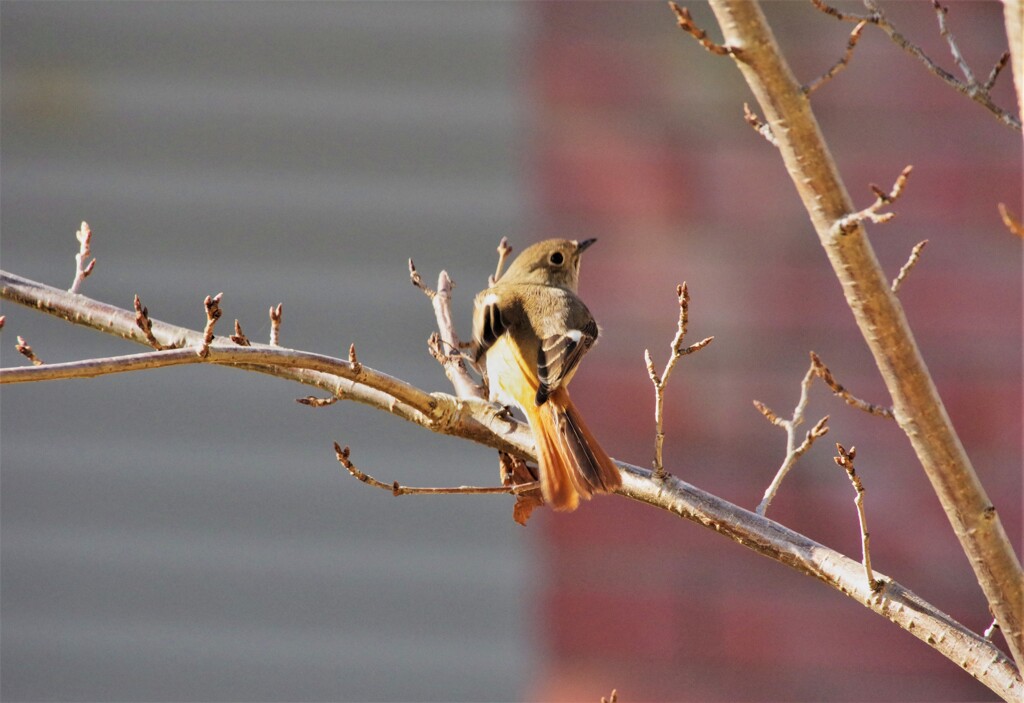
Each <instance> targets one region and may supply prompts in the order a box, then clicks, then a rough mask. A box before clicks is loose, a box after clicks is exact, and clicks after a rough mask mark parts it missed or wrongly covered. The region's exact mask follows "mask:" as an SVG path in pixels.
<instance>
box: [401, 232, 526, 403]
mask: <svg viewBox="0 0 1024 703" xmlns="http://www.w3.org/2000/svg"><path fill="white" fill-rule="evenodd" d="M502 241H504V240H502ZM498 251H499V254H500V252H501V247H500V246H499V248H498ZM509 251H511V248H509ZM409 277H410V278H411V280H412V283H413V285H414V286H416V287H417V288H419V289H420V290H421V291H423V293H424V294H425V295H426V296H427V298H429V299H430V302H431V304H432V305H433V308H434V318H435V319H436V320H437V330H438V331H437V332H436V333H435V334H432V335H431V336H430V339H429V341H428V348H429V349H430V353H431V355H432V356H433V357H434V358H435V359H437V361H438V363H439V364H441V367H442V368H443V369H444V373H445V376H447V377H448V380H449V381H450V382H451V384H452V387H453V388H454V389H455V394H456V395H457V396H458V397H459V398H475V399H480V400H483V399H484V398H486V394H485V393H484V389H483V387H482V386H481V385H480V384H479V383H477V382H476V381H475V380H473V377H472V376H471V375H470V373H469V368H468V367H467V366H466V360H465V357H463V355H462V353H461V352H460V351H459V349H460V348H461V346H462V344H461V342H459V337H458V335H457V334H456V333H455V322H454V321H453V319H452V307H451V303H452V291H453V290H454V289H455V282H454V281H452V279H451V277H450V276H449V275H448V272H447V271H441V273H439V274H438V276H437V290H434V289H432V288H429V287H428V286H426V285H425V284H424V283H423V279H422V278H421V277H420V274H419V272H418V271H417V270H416V266H415V265H414V264H413V262H412V259H409Z"/></svg>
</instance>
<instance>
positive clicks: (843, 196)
mask: <svg viewBox="0 0 1024 703" xmlns="http://www.w3.org/2000/svg"><path fill="white" fill-rule="evenodd" d="M711 7H712V10H713V11H714V13H715V16H716V17H717V18H718V22H719V24H720V25H721V27H722V32H723V35H724V37H725V42H726V43H727V44H728V45H730V46H735V47H739V48H740V49H742V52H740V53H738V54H735V55H734V56H733V58H734V60H735V61H736V63H737V65H738V66H739V69H740V71H741V72H742V73H743V76H744V78H745V79H746V81H747V84H748V85H749V86H750V89H751V90H752V91H753V93H754V95H755V97H756V98H757V100H758V102H759V103H760V105H761V109H762V111H763V112H764V114H765V118H766V120H767V122H768V124H769V125H770V126H771V127H772V128H773V132H774V133H775V136H776V139H777V140H778V142H779V153H780V154H781V155H782V158H783V160H784V162H785V165H786V169H787V171H788V172H789V175H790V177H791V178H792V179H793V183H794V185H795V186H796V189H797V192H798V193H799V195H800V198H801V199H802V200H803V203H804V206H805V208H806V209H807V212H808V213H809V215H810V218H811V222H812V223H813V225H814V228H815V230H816V231H817V233H818V236H819V239H820V240H821V244H822V246H823V247H824V248H825V252H826V253H827V255H828V258H829V261H830V262H831V263H832V267H833V269H834V270H835V273H836V276H837V277H838V279H839V282H840V284H841V285H842V288H843V292H844V294H845V296H846V301H847V303H848V305H849V306H850V309H851V310H852V311H853V314H854V318H855V319H856V321H857V325H858V326H859V327H860V330H861V333H862V334H863V335H864V338H865V340H866V341H867V344H868V347H869V348H870V350H871V353H872V355H873V356H874V358H875V363H876V364H877V366H878V368H879V371H880V372H881V375H882V378H883V380H884V381H885V384H886V387H887V388H888V390H889V393H890V395H891V396H892V399H893V409H894V412H895V416H896V420H897V422H898V423H899V424H900V427H901V428H902V429H903V431H904V432H905V433H906V435H907V437H908V438H909V439H910V442H911V444H912V445H913V448H914V451H915V452H916V453H917V456H918V459H919V460H920V462H921V465H922V467H923V468H924V470H925V473H926V474H927V475H928V478H929V480H930V481H931V483H932V487H933V488H934V490H935V492H936V494H937V495H938V497H939V501H940V502H941V503H942V507H943V509H944V510H945V512H946V515H947V517H948V518H949V521H950V523H951V524H952V526H953V530H954V532H955V533H956V536H957V538H958V539H959V540H960V543H961V545H962V546H963V549H964V551H965V553H966V554H967V557H968V559H969V561H970V563H971V566H972V568H973V569H974V573H975V575H976V576H977V579H978V582H979V584H980V585H981V588H982V590H983V591H984V593H985V597H986V598H987V599H988V602H989V605H990V607H991V609H992V612H993V614H994V615H995V617H996V619H997V620H998V621H999V625H1000V627H1001V628H1002V630H1003V633H1004V635H1005V637H1006V640H1007V642H1008V643H1009V646H1010V651H1011V653H1012V654H1013V657H1014V659H1015V660H1016V662H1017V665H1018V667H1021V668H1024V624H1022V612H1021V610H1022V608H1021V603H1022V602H1024V573H1022V571H1021V566H1020V562H1019V561H1018V559H1017V555H1016V554H1015V553H1014V551H1013V548H1012V546H1011V545H1010V541H1009V539H1008V538H1007V536H1006V532H1005V530H1004V529H1003V525H1002V523H1001V521H1000V520H999V517H998V515H997V514H996V510H995V508H994V507H993V505H992V502H991V501H990V500H989V498H988V496H987V495H986V494H985V490H984V488H983V487H982V485H981V482H980V481H979V480H978V476H977V474H976V473H975V471H974V468H973V467H972V465H971V462H970V459H968V457H967V454H966V452H965V451H964V448H963V445H962V444H961V443H960V439H959V437H958V436H957V434H956V431H955V430H954V429H953V425H952V423H951V421H950V419H949V416H948V414H947V413H946V410H945V408H944V407H943V404H942V400H941V399H940V398H939V394H938V391H937V390H936V388H935V384H934V383H933V382H932V378H931V376H930V374H929V373H928V368H927V366H925V363H924V360H923V358H922V357H921V353H920V351H919V350H918V348H917V343H916V342H915V340H914V335H913V333H912V332H911V330H910V326H909V325H908V323H907V320H906V317H905V316H904V314H903V309H902V307H901V306H900V304H899V302H898V301H897V299H896V297H895V295H894V294H893V293H892V290H891V289H890V283H889V281H888V279H887V277H886V276H885V273H884V272H883V271H882V267H881V266H880V265H879V263H878V259H877V257H876V256H875V252H874V250H873V249H872V247H871V244H870V242H869V241H868V239H867V235H866V233H865V231H864V227H863V224H862V223H856V224H855V225H854V226H851V227H850V228H849V229H848V230H847V231H845V232H844V231H840V229H839V228H838V227H836V223H838V222H842V221H843V220H844V218H847V217H848V216H849V215H850V214H851V213H854V212H856V209H855V208H854V205H853V202H852V201H851V199H850V196H849V193H848V192H847V189H846V186H845V185H844V183H843V181H842V179H841V178H840V176H839V173H838V170H837V169H836V165H835V162H834V160H833V159H832V155H831V153H830V152H829V149H828V146H827V145H826V144H825V140H824V137H823V136H822V134H821V130H820V129H819V127H818V122H817V120H816V119H815V116H814V113H813V112H812V110H811V105H810V102H809V101H808V99H807V96H806V95H805V94H804V92H803V90H802V89H801V87H800V84H799V83H798V82H797V81H796V79H795V78H794V77H793V72H792V71H791V70H790V67H789V65H788V63H787V62H786V60H785V58H784V57H783V55H782V53H781V51H780V49H779V46H778V44H777V43H776V41H775V37H774V35H773V34H772V31H771V28H770V27H769V26H768V22H767V20H766V19H765V17H764V14H763V13H762V11H761V8H760V5H759V4H758V3H757V2H755V1H754V0H711Z"/></svg>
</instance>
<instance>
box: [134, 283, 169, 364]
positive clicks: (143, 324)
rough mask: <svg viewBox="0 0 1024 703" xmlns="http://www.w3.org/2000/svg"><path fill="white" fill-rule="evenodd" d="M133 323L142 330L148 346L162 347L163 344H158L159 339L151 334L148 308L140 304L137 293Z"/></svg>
mask: <svg viewBox="0 0 1024 703" xmlns="http://www.w3.org/2000/svg"><path fill="white" fill-rule="evenodd" d="M135 324H136V325H138V328H139V329H140V330H142V334H144V335H146V341H147V342H149V346H151V347H153V348H154V349H156V350H160V349H163V348H164V345H162V344H160V341H159V340H158V339H157V338H156V337H155V336H153V321H152V320H150V319H149V308H147V307H145V306H144V305H143V304H142V300H140V299H139V296H138V294H136V295H135Z"/></svg>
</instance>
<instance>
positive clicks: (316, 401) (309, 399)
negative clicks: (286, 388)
mask: <svg viewBox="0 0 1024 703" xmlns="http://www.w3.org/2000/svg"><path fill="white" fill-rule="evenodd" d="M339 400H341V399H340V398H339V397H338V396H336V395H332V396H330V397H329V398H317V397H316V396H315V395H307V396H306V397H305V398H296V399H295V402H296V403H299V404H300V405H308V406H309V407H311V408H325V407H327V406H328V405H334V404H335V403H337V402H338V401H339Z"/></svg>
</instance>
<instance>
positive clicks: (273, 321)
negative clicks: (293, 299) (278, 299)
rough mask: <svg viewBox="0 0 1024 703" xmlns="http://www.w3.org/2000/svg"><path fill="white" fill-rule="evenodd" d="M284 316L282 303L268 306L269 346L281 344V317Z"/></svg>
mask: <svg viewBox="0 0 1024 703" xmlns="http://www.w3.org/2000/svg"><path fill="white" fill-rule="evenodd" d="M283 317H284V303H278V304H277V305H276V306H274V305H271V306H270V346H272V347H276V346H278V345H280V344H281V319H282V318H283Z"/></svg>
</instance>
